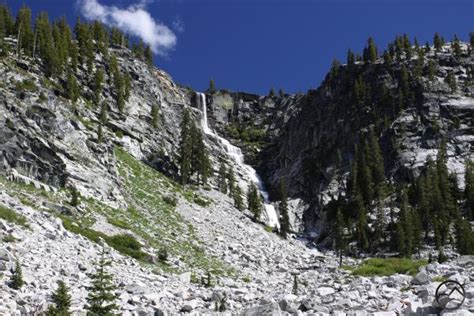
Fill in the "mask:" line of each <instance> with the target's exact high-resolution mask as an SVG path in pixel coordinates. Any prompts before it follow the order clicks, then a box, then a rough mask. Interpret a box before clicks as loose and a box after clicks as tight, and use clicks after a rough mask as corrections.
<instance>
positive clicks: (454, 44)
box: [452, 34, 462, 57]
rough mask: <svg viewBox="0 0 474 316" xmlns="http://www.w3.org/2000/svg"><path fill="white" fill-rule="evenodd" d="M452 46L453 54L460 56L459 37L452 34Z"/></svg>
mask: <svg viewBox="0 0 474 316" xmlns="http://www.w3.org/2000/svg"><path fill="white" fill-rule="evenodd" d="M452 48H453V51H454V56H456V57H459V56H461V53H462V52H461V45H460V44H459V38H458V37H457V36H456V34H454V38H453V42H452Z"/></svg>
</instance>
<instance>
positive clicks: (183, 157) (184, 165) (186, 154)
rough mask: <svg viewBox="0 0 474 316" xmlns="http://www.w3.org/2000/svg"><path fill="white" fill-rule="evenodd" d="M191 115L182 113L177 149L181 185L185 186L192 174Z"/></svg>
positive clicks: (187, 110)
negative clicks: (178, 146)
mask: <svg viewBox="0 0 474 316" xmlns="http://www.w3.org/2000/svg"><path fill="white" fill-rule="evenodd" d="M191 126H192V123H191V114H190V112H189V109H185V110H184V111H183V116H182V119H181V124H180V127H181V134H180V148H179V164H180V173H181V184H182V185H185V184H187V183H188V182H189V179H190V176H191V172H192V154H193V143H192V137H191Z"/></svg>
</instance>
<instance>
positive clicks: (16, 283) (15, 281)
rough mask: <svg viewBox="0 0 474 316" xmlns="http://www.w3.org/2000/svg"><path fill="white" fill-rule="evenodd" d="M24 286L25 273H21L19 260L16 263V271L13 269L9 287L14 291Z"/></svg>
mask: <svg viewBox="0 0 474 316" xmlns="http://www.w3.org/2000/svg"><path fill="white" fill-rule="evenodd" d="M23 284H24V281H23V272H22V271H21V265H20V262H19V261H18V260H17V261H16V263H15V269H13V271H12V275H11V277H10V282H9V283H8V286H9V287H11V288H12V289H15V290H19V289H20V288H21V287H22V286H23Z"/></svg>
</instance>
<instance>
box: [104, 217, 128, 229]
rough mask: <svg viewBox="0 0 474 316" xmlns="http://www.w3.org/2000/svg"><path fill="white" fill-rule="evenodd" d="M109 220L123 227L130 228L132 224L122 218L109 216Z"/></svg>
mask: <svg viewBox="0 0 474 316" xmlns="http://www.w3.org/2000/svg"><path fill="white" fill-rule="evenodd" d="M107 221H108V222H109V223H110V224H112V225H114V226H116V227H119V228H123V229H130V225H129V224H128V223H127V222H125V221H123V220H121V219H118V218H110V217H109V218H107Z"/></svg>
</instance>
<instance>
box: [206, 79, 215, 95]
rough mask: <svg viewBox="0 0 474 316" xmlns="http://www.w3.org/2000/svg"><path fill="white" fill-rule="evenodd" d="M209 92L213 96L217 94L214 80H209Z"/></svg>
mask: <svg viewBox="0 0 474 316" xmlns="http://www.w3.org/2000/svg"><path fill="white" fill-rule="evenodd" d="M207 91H208V92H209V93H210V94H213V93H215V92H216V83H215V82H214V79H211V80H209V89H208V90H207Z"/></svg>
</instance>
